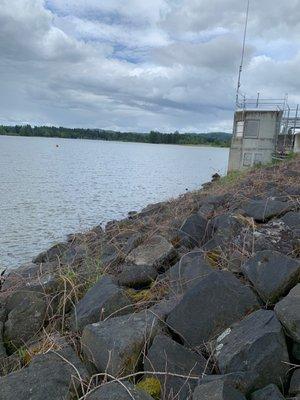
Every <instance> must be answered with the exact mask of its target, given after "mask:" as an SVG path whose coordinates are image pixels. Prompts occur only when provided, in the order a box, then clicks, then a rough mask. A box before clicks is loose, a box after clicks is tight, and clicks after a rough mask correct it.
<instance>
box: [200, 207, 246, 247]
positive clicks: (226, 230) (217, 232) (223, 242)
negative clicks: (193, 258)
mask: <svg viewBox="0 0 300 400" xmlns="http://www.w3.org/2000/svg"><path fill="white" fill-rule="evenodd" d="M243 227H244V221H243V220H241V218H240V217H239V216H238V215H234V214H230V213H228V214H222V215H218V216H217V217H215V218H213V219H212V220H211V222H210V228H211V230H212V232H213V237H212V239H211V240H210V241H208V242H207V243H206V244H205V245H204V246H203V248H204V250H207V251H211V250H214V249H216V248H219V249H221V250H225V251H226V250H227V249H228V246H229V245H230V244H231V243H232V242H233V241H234V239H235V237H236V236H237V235H238V234H239V233H240V232H241V230H242V229H243Z"/></svg>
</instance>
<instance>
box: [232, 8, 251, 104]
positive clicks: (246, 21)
mask: <svg viewBox="0 0 300 400" xmlns="http://www.w3.org/2000/svg"><path fill="white" fill-rule="evenodd" d="M249 8H250V0H247V9H246V18H245V27H244V38H243V48H242V58H241V64H240V68H239V75H238V83H237V88H236V98H235V104H236V106H237V105H238V103H239V93H240V87H241V77H242V71H243V65H244V56H245V47H246V37H247V28H248V18H249Z"/></svg>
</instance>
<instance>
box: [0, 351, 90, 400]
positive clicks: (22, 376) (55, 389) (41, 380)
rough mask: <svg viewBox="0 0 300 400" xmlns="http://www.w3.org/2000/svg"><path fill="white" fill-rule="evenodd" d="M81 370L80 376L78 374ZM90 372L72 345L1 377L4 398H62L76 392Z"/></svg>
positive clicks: (0, 383) (26, 399) (0, 382)
mask: <svg viewBox="0 0 300 400" xmlns="http://www.w3.org/2000/svg"><path fill="white" fill-rule="evenodd" d="M78 374H79V376H78ZM86 377H87V372H86V370H85V368H84V367H83V365H82V364H81V363H80V361H79V359H78V358H77V356H76V355H75V353H74V352H73V350H72V349H71V348H69V347H66V348H65V349H63V350H60V351H59V352H56V353H54V352H51V351H50V352H49V353H47V354H43V355H38V356H35V357H34V358H33V360H32V361H31V363H30V364H29V366H28V367H26V368H23V369H21V370H20V371H16V372H12V373H10V374H8V375H5V376H2V377H0V399H1V400H16V399H18V400H29V399H30V400H56V399H57V400H58V399H67V398H70V395H71V394H72V393H73V394H74V393H76V391H77V389H78V388H79V385H80V379H86Z"/></svg>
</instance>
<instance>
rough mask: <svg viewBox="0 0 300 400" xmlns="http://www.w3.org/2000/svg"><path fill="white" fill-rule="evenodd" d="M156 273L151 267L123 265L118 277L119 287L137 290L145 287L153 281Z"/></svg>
mask: <svg viewBox="0 0 300 400" xmlns="http://www.w3.org/2000/svg"><path fill="white" fill-rule="evenodd" d="M156 277H157V271H156V269H155V268H154V267H152V266H151V265H125V266H124V268H123V270H122V272H121V273H120V274H119V275H118V283H119V285H121V286H128V287H135V288H139V287H142V286H147V285H149V284H150V283H151V282H153V281H154V280H155V278H156Z"/></svg>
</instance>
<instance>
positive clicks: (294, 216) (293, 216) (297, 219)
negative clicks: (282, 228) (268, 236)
mask: <svg viewBox="0 0 300 400" xmlns="http://www.w3.org/2000/svg"><path fill="white" fill-rule="evenodd" d="M281 220H282V221H283V222H284V223H285V224H286V225H287V226H288V227H289V228H290V229H291V230H292V231H294V232H295V233H297V234H298V235H299V234H300V212H295V211H290V212H288V213H287V214H285V215H284V216H283V217H282V218H281Z"/></svg>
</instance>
